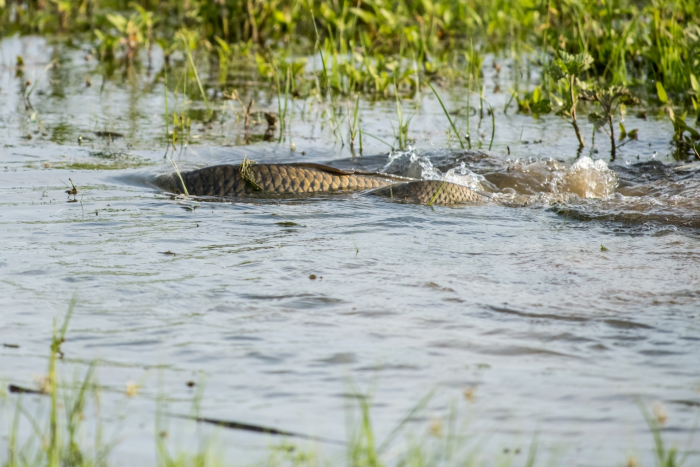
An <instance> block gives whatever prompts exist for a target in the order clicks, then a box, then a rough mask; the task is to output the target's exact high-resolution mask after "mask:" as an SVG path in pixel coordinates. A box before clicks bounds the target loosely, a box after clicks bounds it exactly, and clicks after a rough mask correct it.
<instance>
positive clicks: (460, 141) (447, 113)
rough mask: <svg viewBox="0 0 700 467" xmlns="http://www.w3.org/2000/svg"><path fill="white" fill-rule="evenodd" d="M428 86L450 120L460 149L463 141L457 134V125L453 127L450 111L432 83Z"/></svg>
mask: <svg viewBox="0 0 700 467" xmlns="http://www.w3.org/2000/svg"><path fill="white" fill-rule="evenodd" d="M428 86H429V87H430V89H432V91H433V94H435V97H437V100H438V102H439V103H440V107H442V111H443V112H444V113H445V116H446V117H447V120H448V121H449V122H450V125H451V126H452V130H453V131H454V132H455V135H456V136H457V140H458V141H459V145H460V146H461V147H462V149H464V143H463V142H462V138H461V137H460V136H459V132H458V131H457V127H455V124H454V122H453V121H452V117H450V113H449V112H448V111H447V109H446V108H445V104H443V103H442V99H440V95H439V94H438V93H437V91H436V90H435V88H434V87H433V85H432V84H430V83H428Z"/></svg>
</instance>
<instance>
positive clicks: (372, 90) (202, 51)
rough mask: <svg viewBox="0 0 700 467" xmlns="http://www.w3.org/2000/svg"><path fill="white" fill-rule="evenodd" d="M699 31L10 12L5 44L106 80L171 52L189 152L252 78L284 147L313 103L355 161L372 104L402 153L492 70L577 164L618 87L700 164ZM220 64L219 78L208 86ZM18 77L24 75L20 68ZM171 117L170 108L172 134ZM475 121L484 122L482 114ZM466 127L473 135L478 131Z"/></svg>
mask: <svg viewBox="0 0 700 467" xmlns="http://www.w3.org/2000/svg"><path fill="white" fill-rule="evenodd" d="M698 17H700V4H699V3H698V2H697V1H695V0H653V1H637V0H571V1H567V2H553V1H551V0H546V1H545V0H515V1H505V0H497V1H490V0H420V1H408V0H396V1H394V0H372V1H369V0H358V1H354V0H353V1H350V0H333V1H330V0H329V1H322V2H312V1H310V0H273V1H263V0H222V1H221V2H219V1H214V0H188V1H186V2H183V1H181V0H148V1H146V0H140V1H137V2H131V1H127V0H80V1H78V0H62V1H56V2H53V1H52V2H43V1H40V0H26V1H24V2H20V3H17V2H15V1H14V0H13V2H12V3H10V0H0V31H2V32H0V34H13V33H16V32H19V33H23V34H47V35H57V36H58V37H59V38H61V37H64V38H65V39H66V40H67V41H73V40H75V39H76V38H77V39H78V40H80V41H87V42H90V43H92V44H93V46H94V50H95V55H96V56H97V57H99V58H100V60H101V61H102V62H104V63H105V64H106V65H108V66H105V69H112V70H113V69H114V68H115V67H119V66H123V67H127V68H129V67H134V66H139V62H140V61H143V60H144V57H146V56H150V54H151V51H152V49H153V47H154V46H156V47H160V48H161V49H162V51H163V53H164V55H165V58H166V60H165V65H164V67H163V70H162V71H161V72H160V73H159V76H160V78H161V79H162V80H163V81H164V82H165V84H166V86H169V87H170V89H172V90H173V92H174V93H175V98H176V100H177V99H178V98H179V99H180V100H181V104H182V110H181V111H180V112H177V113H173V114H172V123H173V128H172V134H171V135H168V139H169V140H170V141H171V143H173V144H176V143H181V144H182V145H183V146H184V145H185V144H187V143H188V142H189V139H190V135H189V131H190V130H189V129H190V127H191V122H192V119H198V120H200V121H202V122H204V123H206V122H211V121H212V120H213V119H215V118H217V111H216V109H217V106H218V103H217V102H215V100H216V99H217V97H211V96H214V95H222V94H224V93H225V92H230V90H229V89H226V84H227V82H228V81H227V80H228V79H229V78H228V77H229V73H230V72H232V71H233V70H240V69H241V68H252V69H254V70H256V72H257V75H258V77H259V78H260V79H262V80H263V81H267V82H269V85H270V86H271V87H273V88H274V89H275V90H276V94H277V95H278V99H277V101H278V102H277V107H278V109H277V112H278V115H277V117H278V118H279V130H280V134H279V138H280V141H282V139H283V138H284V137H285V135H286V133H285V131H286V129H287V128H289V122H291V118H292V117H291V115H292V114H293V109H294V100H295V99H298V98H301V99H307V100H308V99H311V100H312V101H316V102H318V103H319V104H320V105H321V106H322V107H323V108H324V112H323V118H324V119H325V120H326V121H327V122H328V124H329V126H330V127H331V129H332V134H333V137H334V140H335V142H336V143H338V144H340V145H344V144H345V142H346V141H345V138H344V135H343V133H344V132H343V131H342V130H341V128H344V126H343V125H344V124H345V120H346V119H347V123H348V126H349V128H350V134H349V137H348V141H347V142H349V143H350V145H351V146H353V150H354V145H355V137H356V136H359V137H361V136H362V134H363V133H365V132H364V131H362V130H360V129H359V127H358V125H357V122H358V121H360V120H361V118H360V117H359V116H358V115H357V113H356V112H353V108H354V109H356V108H357V96H360V95H361V96H362V98H363V99H365V100H377V99H392V100H395V101H396V102H397V106H396V108H397V120H398V125H397V128H395V129H394V135H395V140H396V144H397V146H398V147H405V146H406V142H407V141H408V140H409V139H410V134H409V131H410V130H409V127H408V121H409V120H408V119H406V118H405V116H404V113H403V108H402V106H401V105H400V102H401V100H402V99H407V98H408V99H411V98H413V97H415V96H419V95H420V93H421V91H422V90H421V88H423V89H426V90H427V89H428V88H429V87H434V85H435V84H437V83H439V84H440V85H441V86H443V87H448V88H450V87H451V88H457V89H460V88H464V87H466V88H467V99H466V110H467V115H469V113H470V112H471V100H470V99H471V97H470V96H471V94H472V93H474V94H475V95H477V96H481V95H483V92H482V91H481V90H482V89H483V88H484V82H483V72H482V64H483V61H484V57H485V55H486V54H494V55H495V56H496V57H498V59H499V60H500V61H501V63H503V59H508V60H510V61H511V62H512V64H513V75H515V76H516V78H515V80H516V83H515V89H513V90H511V93H512V96H513V100H516V101H517V103H518V108H519V111H521V112H523V113H530V114H532V115H533V116H534V117H537V116H538V115H541V114H543V113H549V112H550V111H552V112H555V113H557V114H558V115H560V116H561V117H562V118H565V119H566V120H567V121H568V122H569V123H570V124H571V125H572V128H573V130H574V132H573V134H572V136H574V137H576V138H577V140H578V143H579V147H580V148H583V147H584V146H586V145H587V143H586V141H585V138H584V136H583V134H582V132H581V129H580V128H579V121H580V116H581V115H582V114H581V112H585V113H587V114H590V115H591V118H592V119H593V120H595V121H594V124H596V125H598V123H603V122H602V120H601V121H600V122H599V121H598V120H600V119H598V120H596V118H597V117H596V115H599V116H600V117H602V118H607V115H606V110H607V109H602V110H603V112H602V113H601V112H600V110H601V109H599V108H598V107H599V106H598V105H597V104H596V105H595V106H593V107H591V106H590V105H588V106H586V105H584V104H582V103H580V102H579V94H580V93H581V92H582V91H584V90H586V89H594V88H595V89H608V88H609V87H611V86H619V87H624V88H627V89H629V90H630V92H631V95H634V96H636V97H638V98H639V99H640V100H641V105H642V106H643V107H644V108H645V109H647V110H649V111H650V112H653V111H654V110H655V109H658V107H659V106H662V107H664V108H667V109H670V110H671V111H667V112H666V114H667V118H669V120H670V121H671V123H672V124H673V126H674V134H673V135H669V140H670V141H671V142H672V144H674V145H675V146H676V147H677V148H678V158H684V157H695V153H696V149H695V148H696V147H697V145H698V144H699V143H700V132H698V130H697V129H696V127H697V126H698V125H700V85H699V84H698V82H699V79H700V26H698V24H697V21H696V20H697V18H698ZM313 57H318V58H319V60H318V66H317V67H316V69H311V68H310V67H309V66H308V64H309V62H310V60H312V59H313ZM213 63H215V64H216V67H215V70H218V72H217V73H214V72H213V71H212V72H206V71H205V70H207V69H211V66H212V64H213ZM17 64H18V67H20V68H21V67H22V66H23V62H22V58H21V57H18V59H17ZM533 67H534V68H535V69H539V71H540V72H541V74H542V79H541V82H539V83H537V82H535V83H528V84H527V88H526V89H520V87H521V86H522V85H521V83H520V82H519V78H517V76H518V75H519V71H518V70H520V69H523V68H528V69H529V68H533ZM168 68H170V70H168ZM168 76H170V77H171V79H167V77H168ZM177 76H179V78H178V79H175V77H177ZM188 81H189V82H190V83H194V84H195V86H192V85H190V86H188ZM212 91H214V92H212ZM30 92H31V90H30ZM30 92H29V93H27V95H29V94H30ZM166 96H167V94H166ZM436 96H437V94H436ZM438 98H439V97H438ZM168 104H169V103H168V102H167V97H166V102H164V106H165V107H166V110H165V114H166V116H167V121H166V126H167V127H169V126H170V116H168V115H169V114H168V110H167V107H168ZM200 104H203V107H204V108H205V109H206V110H205V111H203V109H199V111H200V112H199V113H200V114H201V115H198V116H197V117H194V116H192V115H191V114H192V111H193V106H198V107H199V106H200ZM353 104H354V106H353ZM509 105H510V102H509V103H508V104H507V105H506V108H505V110H506V111H507V109H508V106H509ZM171 107H172V106H171ZM221 107H223V104H222V106H221ZM188 108H189V114H188ZM290 108H291V109H292V112H291V113H290V112H289V111H288V110H289V109H290ZM478 110H479V112H478V113H479V118H480V122H481V120H482V119H483V118H484V101H483V99H482V98H480V100H479V108H478ZM491 114H492V118H493V109H491ZM448 117H449V116H448ZM613 118H616V116H615V115H613ZM465 120H466V121H465V123H466V134H467V135H469V134H470V120H469V118H466V119H465ZM593 120H592V121H593ZM450 126H451V128H452V130H453V132H454V134H456V135H457V137H458V140H459V142H460V145H461V146H462V147H465V146H468V147H471V145H472V140H471V137H468V138H467V140H466V142H465V141H463V138H462V137H461V136H460V135H459V133H458V132H457V131H456V123H455V122H451V123H450ZM598 126H599V127H600V128H601V129H605V131H606V132H607V133H608V135H609V136H610V139H611V141H615V143H613V146H612V151H611V153H612V154H611V155H612V156H613V157H614V155H615V148H616V144H617V140H616V139H615V135H614V133H615V130H614V129H613V126H614V125H613V124H611V120H610V119H609V118H608V119H607V121H606V122H605V125H602V124H601V125H598ZM495 130H496V129H495V127H493V128H492V136H491V143H490V144H489V146H491V145H492V144H493V139H494V137H495V135H494V134H493V133H494V132H495ZM365 134H366V135H368V136H369V135H370V133H365ZM465 143H466V144H465Z"/></svg>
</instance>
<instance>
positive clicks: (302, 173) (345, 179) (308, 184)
mask: <svg viewBox="0 0 700 467" xmlns="http://www.w3.org/2000/svg"><path fill="white" fill-rule="evenodd" d="M156 185H157V186H158V187H159V188H161V189H163V190H166V191H169V192H172V193H178V194H180V193H183V194H184V193H186V194H188V195H191V196H216V197H224V198H230V197H250V196H255V195H277V196H279V195H303V194H321V193H334V192H366V193H367V194H369V195H376V196H384V197H388V198H393V199H395V200H398V201H401V202H405V203H413V204H425V205H431V206H432V205H441V206H453V205H463V204H479V203H484V202H486V201H488V198H487V197H486V196H484V195H482V194H480V193H477V192H475V191H473V190H470V189H469V188H467V187H465V186H462V185H457V184H455V183H450V182H444V181H437V180H414V179H410V178H405V177H399V176H396V175H389V174H382V173H374V172H356V171H346V170H340V169H336V168H334V167H330V166H326V165H321V164H305V163H301V164H255V163H250V162H248V163H245V162H244V163H243V164H240V165H230V164H226V165H217V166H212V167H205V168H203V169H198V170H193V171H190V172H182V173H180V174H179V175H178V174H177V173H172V174H165V175H161V176H159V177H158V178H157V179H156ZM183 185H184V186H183Z"/></svg>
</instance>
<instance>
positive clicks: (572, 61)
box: [544, 51, 593, 148]
mask: <svg viewBox="0 0 700 467" xmlns="http://www.w3.org/2000/svg"><path fill="white" fill-rule="evenodd" d="M592 64H593V57H591V56H590V55H589V54H587V53H582V54H577V55H571V54H569V53H567V52H565V51H561V52H560V53H559V58H557V59H556V60H553V61H552V63H550V64H549V65H548V66H547V67H545V70H544V71H545V72H546V73H548V74H549V75H550V76H551V77H552V79H553V80H554V81H559V80H562V79H563V80H566V86H567V91H568V93H567V96H566V99H567V101H566V105H564V106H563V108H562V109H560V110H558V111H557V115H559V116H560V117H562V118H564V119H565V120H567V121H568V122H569V123H570V124H571V126H573V127H574V132H575V133H576V138H577V139H578V144H579V148H583V147H584V146H585V145H586V144H585V143H584V141H583V136H582V135H581V129H580V128H579V126H578V121H577V120H576V104H577V103H578V99H577V98H576V87H577V86H576V81H577V79H578V76H579V75H580V74H581V73H583V72H584V71H586V70H587V69H588V68H590V66H591V65H592Z"/></svg>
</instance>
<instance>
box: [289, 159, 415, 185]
mask: <svg viewBox="0 0 700 467" xmlns="http://www.w3.org/2000/svg"><path fill="white" fill-rule="evenodd" d="M287 165H291V166H294V167H302V168H305V169H314V170H319V171H321V172H326V173H329V174H333V175H364V176H366V177H378V178H384V179H389V180H396V181H402V182H407V181H410V180H413V179H412V178H408V177H402V176H400V175H392V174H385V173H379V172H363V171H360V170H343V169H338V168H336V167H331V166H330V165H324V164H316V163H314V162H295V163H292V164H287Z"/></svg>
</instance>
